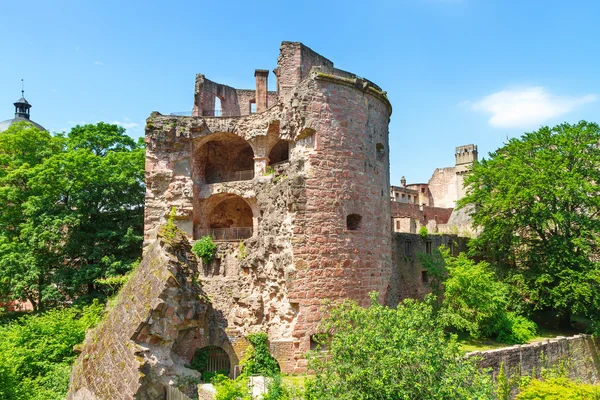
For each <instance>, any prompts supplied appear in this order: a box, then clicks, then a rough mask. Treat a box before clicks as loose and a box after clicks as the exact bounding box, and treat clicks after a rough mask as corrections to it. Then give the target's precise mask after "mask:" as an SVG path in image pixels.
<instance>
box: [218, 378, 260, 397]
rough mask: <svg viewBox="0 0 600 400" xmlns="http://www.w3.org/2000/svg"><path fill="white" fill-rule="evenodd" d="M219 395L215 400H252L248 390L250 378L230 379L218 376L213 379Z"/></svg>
mask: <svg viewBox="0 0 600 400" xmlns="http://www.w3.org/2000/svg"><path fill="white" fill-rule="evenodd" d="M212 383H213V385H215V389H217V395H216V397H215V400H251V399H252V396H251V395H250V390H249V389H248V377H247V376H245V375H241V376H239V377H238V378H237V379H229V378H228V377H226V376H225V375H216V376H215V377H214V378H213V379H212Z"/></svg>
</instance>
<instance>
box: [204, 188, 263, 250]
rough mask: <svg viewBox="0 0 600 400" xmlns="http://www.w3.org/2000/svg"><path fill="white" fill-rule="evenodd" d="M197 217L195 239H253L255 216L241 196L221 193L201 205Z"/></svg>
mask: <svg viewBox="0 0 600 400" xmlns="http://www.w3.org/2000/svg"><path fill="white" fill-rule="evenodd" d="M199 211H200V212H199V213H198V214H197V215H196V217H195V221H196V222H195V224H194V239H199V238H201V237H202V236H206V235H209V236H211V237H212V238H213V240H217V241H229V240H232V241H233V240H242V239H247V238H249V237H252V235H253V233H254V225H255V220H256V218H255V216H254V211H253V209H252V207H251V206H250V204H249V203H248V202H247V201H246V200H245V199H243V198H242V197H240V196H237V195H235V194H230V193H219V194H216V195H213V196H211V197H209V198H208V199H207V200H205V201H203V202H202V204H201V208H200V210H199Z"/></svg>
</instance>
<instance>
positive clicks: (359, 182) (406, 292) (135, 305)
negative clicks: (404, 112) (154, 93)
mask: <svg viewBox="0 0 600 400" xmlns="http://www.w3.org/2000/svg"><path fill="white" fill-rule="evenodd" d="M273 72H274V74H275V78H276V81H277V84H276V87H277V90H276V91H274V92H271V91H268V78H269V71H267V70H262V69H258V70H256V71H255V74H254V75H255V78H256V88H255V89H253V90H245V89H244V90H242V89H235V88H232V87H230V86H227V85H224V84H219V83H216V82H213V81H210V80H209V79H207V78H206V77H205V76H204V75H202V74H199V75H197V76H196V82H195V90H194V104H193V111H192V115H191V116H178V115H162V114H160V113H158V112H154V113H152V115H151V116H150V117H149V118H148V120H147V124H146V145H147V150H146V207H145V221H144V222H145V248H146V250H145V256H144V261H143V262H142V265H141V266H140V268H139V269H138V270H137V271H136V272H135V274H134V277H133V278H132V280H131V281H130V282H129V283H128V284H127V285H126V286H125V288H124V290H123V293H125V294H121V295H120V298H119V300H118V305H117V306H116V307H115V309H114V310H113V311H111V313H110V314H109V318H108V321H109V322H107V323H105V324H104V325H102V326H100V327H99V328H97V329H96V331H95V332H94V333H92V334H91V335H88V338H87V339H86V342H85V343H84V346H83V353H82V354H81V356H80V358H79V359H78V361H77V363H76V365H75V367H74V370H73V374H72V376H71V387H70V394H69V399H102V398H115V397H111V396H114V394H115V393H120V394H121V396H122V397H121V398H136V399H137V398H140V399H141V398H143V399H154V398H162V397H160V396H162V392H161V389H160V388H161V387H162V386H161V385H171V384H173V382H174V380H176V379H177V377H180V376H182V375H190V374H191V376H193V371H190V370H189V369H188V368H186V367H185V365H186V364H187V363H189V362H191V360H192V359H193V357H194V354H195V352H196V351H197V350H198V349H204V348H209V349H211V351H210V357H211V360H210V365H212V366H213V367H214V370H218V369H219V368H221V369H223V368H227V369H228V371H229V373H230V374H231V375H232V376H233V375H235V374H236V373H237V372H239V370H238V369H237V366H238V364H239V361H240V359H241V358H242V357H243V354H244V352H245V350H246V348H247V346H248V341H247V339H246V337H247V335H248V334H250V333H253V332H259V331H260V332H266V333H267V334H268V337H269V345H270V350H271V353H272V354H273V356H274V357H275V359H276V360H277V361H278V363H279V366H280V368H281V370H282V372H284V373H301V372H304V371H305V370H306V366H307V361H306V359H305V356H304V355H305V353H306V352H307V351H308V350H310V349H311V348H313V347H314V346H315V341H314V335H316V334H318V333H321V332H319V322H320V321H321V319H322V318H323V302H324V301H325V300H331V301H338V300H343V299H353V300H356V301H357V302H358V303H360V304H363V305H367V304H368V302H369V292H371V291H377V292H378V293H379V295H380V300H381V302H384V303H386V304H388V305H391V306H394V305H396V304H397V303H398V301H400V300H401V299H402V298H405V297H413V296H422V295H423V293H424V292H426V290H427V289H426V286H427V285H426V284H427V277H426V276H425V275H424V274H423V271H422V267H421V266H420V265H418V263H417V262H416V261H415V254H416V252H417V251H418V250H419V249H421V247H422V250H423V252H428V253H429V252H431V248H432V243H433V246H434V247H438V246H440V245H446V246H450V247H451V248H458V247H456V246H458V245H460V243H459V242H458V241H457V240H456V238H452V237H450V236H447V235H445V236H437V237H436V238H434V239H432V240H433V242H432V240H427V241H423V240H422V239H419V237H418V235H412V236H411V235H405V234H395V233H392V227H391V221H392V216H391V212H390V207H391V205H390V203H391V202H390V179H389V144H388V134H389V132H388V124H389V121H390V115H391V113H392V107H391V105H390V102H389V100H388V98H387V96H386V93H385V92H384V91H383V90H382V89H381V88H380V87H378V86H377V85H376V84H374V83H373V82H371V81H369V80H367V79H364V78H361V77H359V76H357V75H354V74H352V73H349V72H346V71H342V70H340V69H337V68H335V67H334V64H333V62H331V61H330V60H328V59H326V58H324V57H323V56H321V55H319V54H317V53H315V52H314V51H312V50H311V49H309V48H308V47H306V46H304V45H303V44H301V43H297V42H283V43H282V44H281V48H280V55H279V58H278V61H277V67H276V68H275V70H274V71H273ZM172 210H174V219H175V223H176V225H177V227H178V228H179V229H180V230H181V232H183V235H185V236H186V238H183V237H182V238H178V240H179V239H181V240H180V241H179V242H178V243H176V244H173V243H171V242H172V240H170V239H167V238H165V236H164V235H161V233H160V232H161V231H160V229H161V228H160V227H161V226H162V225H163V224H165V222H166V221H167V219H168V218H169V215H170V214H171V213H172ZM207 235H208V236H211V237H212V238H213V240H214V241H215V243H216V246H217V252H216V257H215V258H214V259H213V260H212V261H211V262H210V263H207V264H204V263H202V262H200V261H199V260H196V258H195V257H193V256H192V255H190V252H189V245H188V244H187V243H184V242H187V241H190V242H193V241H195V240H198V239H200V238H201V237H203V236H207ZM421 242H422V243H421ZM452 246H454V247H452ZM142 277H145V278H142ZM148 280H149V281H148ZM147 281H148V282H150V283H146V284H144V283H143V282H147ZM136 285H137V286H140V287H139V289H138V288H136ZM178 299H179V300H178ZM132 310H133V311H132ZM98 332H103V334H102V335H100V334H99V333H98ZM118 368H122V369H123V372H122V374H123V376H126V377H127V379H126V382H122V381H115V379H114V378H111V377H110V376H109V375H110V371H113V372H114V371H115V369H118Z"/></svg>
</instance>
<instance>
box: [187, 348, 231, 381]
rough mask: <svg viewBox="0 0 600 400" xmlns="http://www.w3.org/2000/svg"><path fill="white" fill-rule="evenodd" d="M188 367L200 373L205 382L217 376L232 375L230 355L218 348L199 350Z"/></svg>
mask: <svg viewBox="0 0 600 400" xmlns="http://www.w3.org/2000/svg"><path fill="white" fill-rule="evenodd" d="M188 367H189V368H191V369H194V370H196V371H198V372H200V373H201V374H202V379H203V380H204V381H205V382H207V381H210V377H212V376H214V375H216V374H222V375H225V376H229V374H230V373H231V361H230V360H229V355H228V354H227V352H225V350H223V349H222V348H221V347H218V346H206V347H203V348H201V349H197V350H196V351H195V353H194V357H193V358H192V361H191V362H190V364H189V365H188Z"/></svg>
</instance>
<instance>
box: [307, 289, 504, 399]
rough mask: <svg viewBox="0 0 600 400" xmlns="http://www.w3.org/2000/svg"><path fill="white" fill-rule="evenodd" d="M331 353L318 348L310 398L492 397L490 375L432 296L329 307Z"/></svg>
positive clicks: (326, 326)
mask: <svg viewBox="0 0 600 400" xmlns="http://www.w3.org/2000/svg"><path fill="white" fill-rule="evenodd" d="M322 329H323V331H324V332H333V333H334V334H333V335H332V338H331V341H330V343H328V350H329V351H328V352H327V353H315V354H313V355H312V356H311V358H310V360H309V368H310V369H312V370H314V371H315V373H316V377H315V379H314V380H310V381H308V382H307V383H308V385H307V392H306V397H307V399H314V400H316V399H319V400H325V399H342V400H343V399H348V400H350V399H363V400H371V399H373V400H375V399H382V400H383V399H385V400H393V399H417V398H418V399H466V398H469V399H489V398H491V397H492V392H493V389H492V384H491V380H490V377H489V376H488V375H487V374H486V373H484V372H481V371H480V370H478V368H477V366H476V365H475V363H474V361H473V360H467V359H464V358H463V357H462V356H461V352H460V350H459V347H458V345H457V343H456V341H455V339H454V338H453V337H450V338H448V336H447V335H446V333H445V332H444V328H443V326H442V324H440V323H439V321H438V320H437V319H436V318H435V316H434V313H433V308H432V306H431V304H429V303H427V302H417V301H414V300H406V301H405V302H404V303H402V304H400V305H399V306H398V307H397V308H396V309H392V308H388V307H384V306H382V305H379V304H378V303H377V294H375V293H374V294H373V295H372V303H371V306H370V307H367V308H364V307H360V306H359V305H358V304H357V303H355V302H352V301H345V302H343V303H341V304H339V305H337V306H335V307H333V308H332V309H331V310H330V316H329V317H328V318H327V319H326V320H324V323H323V326H322Z"/></svg>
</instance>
